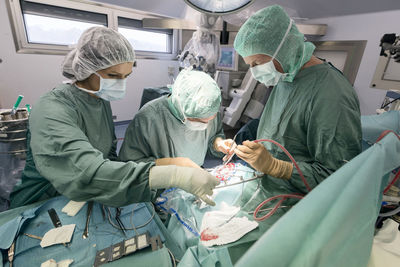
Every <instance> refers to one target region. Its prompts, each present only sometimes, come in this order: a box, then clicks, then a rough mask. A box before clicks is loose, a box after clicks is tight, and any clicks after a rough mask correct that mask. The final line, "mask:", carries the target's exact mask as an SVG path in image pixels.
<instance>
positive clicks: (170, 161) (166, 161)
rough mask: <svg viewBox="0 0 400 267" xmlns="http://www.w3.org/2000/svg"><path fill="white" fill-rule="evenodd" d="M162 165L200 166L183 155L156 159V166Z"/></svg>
mask: <svg viewBox="0 0 400 267" xmlns="http://www.w3.org/2000/svg"><path fill="white" fill-rule="evenodd" d="M164 165H176V166H181V167H191V168H199V169H201V167H200V166H199V165H197V164H196V163H194V162H193V161H192V160H191V159H189V158H184V157H176V158H161V159H156V166H164Z"/></svg>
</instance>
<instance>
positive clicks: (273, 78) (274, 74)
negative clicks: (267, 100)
mask: <svg viewBox="0 0 400 267" xmlns="http://www.w3.org/2000/svg"><path fill="white" fill-rule="evenodd" d="M292 24H293V21H292V20H290V23H289V27H288V28H287V30H286V33H285V35H284V36H283V38H282V41H281V43H280V44H279V46H278V48H277V49H276V51H275V53H274V55H273V56H272V59H271V61H268V62H267V63H265V64H262V65H257V66H255V67H252V68H250V71H251V74H252V75H253V77H254V79H256V80H257V81H259V82H260V83H263V84H265V85H266V86H275V85H277V84H278V82H279V81H280V80H281V79H283V78H285V76H286V75H287V73H280V72H279V71H277V70H276V68H275V65H274V62H273V61H274V59H275V57H276V55H278V52H279V50H280V49H281V47H282V45H283V42H284V41H285V39H286V36H287V35H288V34H289V32H290V29H291V28H292Z"/></svg>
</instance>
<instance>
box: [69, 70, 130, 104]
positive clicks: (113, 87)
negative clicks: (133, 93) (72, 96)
mask: <svg viewBox="0 0 400 267" xmlns="http://www.w3.org/2000/svg"><path fill="white" fill-rule="evenodd" d="M94 74H96V75H97V76H99V78H100V88H99V90H98V91H92V90H87V89H85V88H82V87H78V86H76V85H75V86H76V87H77V88H79V89H80V90H82V91H85V92H87V93H91V94H94V95H96V96H98V97H100V98H102V99H104V100H107V101H113V100H119V99H122V98H124V96H125V93H126V78H124V79H104V78H103V77H101V76H100V75H99V74H97V73H96V72H95V73H94Z"/></svg>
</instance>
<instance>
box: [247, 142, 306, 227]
mask: <svg viewBox="0 0 400 267" xmlns="http://www.w3.org/2000/svg"><path fill="white" fill-rule="evenodd" d="M254 142H256V143H260V142H270V143H273V144H275V145H277V146H278V147H280V148H281V149H282V150H283V152H285V154H286V155H287V156H288V157H289V158H290V160H291V161H292V162H293V165H294V166H295V168H296V169H297V171H298V173H299V175H300V177H301V179H302V180H303V183H304V185H305V186H306V188H307V190H308V191H311V187H310V186H309V185H308V183H307V181H306V179H305V178H304V175H303V172H302V171H301V170H300V168H299V165H298V164H297V162H296V160H295V159H294V158H293V156H292V155H291V154H290V153H289V151H287V150H286V149H285V148H284V147H283V146H282V145H281V144H279V143H278V142H276V141H274V140H271V139H258V140H254ZM303 197H304V196H303V195H301V194H283V195H277V196H274V197H270V198H268V199H266V200H264V201H263V202H261V203H260V204H259V205H258V206H257V208H256V209H255V211H254V213H253V218H254V220H256V221H264V220H266V219H268V218H269V217H271V216H272V215H273V214H275V212H276V211H277V210H278V208H279V207H280V206H281V204H282V202H283V201H285V200H286V199H288V198H297V199H302V198H303ZM279 198H280V200H279V201H278V203H277V204H276V205H275V206H274V207H273V208H272V209H271V210H270V212H268V213H267V214H266V215H264V216H261V217H257V214H258V213H259V212H260V211H262V209H261V208H262V207H263V206H264V205H265V204H267V203H268V202H270V201H272V200H275V199H279Z"/></svg>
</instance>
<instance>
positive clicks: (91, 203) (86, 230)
mask: <svg viewBox="0 0 400 267" xmlns="http://www.w3.org/2000/svg"><path fill="white" fill-rule="evenodd" d="M92 209H93V201H89V202H88V207H87V212H86V226H85V230H84V231H83V235H82V238H83V239H86V238H88V237H89V222H90V215H91V214H92Z"/></svg>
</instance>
